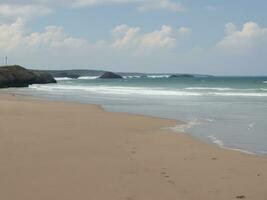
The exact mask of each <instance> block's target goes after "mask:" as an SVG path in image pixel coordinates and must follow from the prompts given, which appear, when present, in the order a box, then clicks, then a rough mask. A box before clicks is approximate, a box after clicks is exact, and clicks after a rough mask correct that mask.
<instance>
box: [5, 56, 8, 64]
mask: <svg viewBox="0 0 267 200" xmlns="http://www.w3.org/2000/svg"><path fill="white" fill-rule="evenodd" d="M5 59H6V65H7V63H8V62H7V61H8V57H7V56H6V57H5Z"/></svg>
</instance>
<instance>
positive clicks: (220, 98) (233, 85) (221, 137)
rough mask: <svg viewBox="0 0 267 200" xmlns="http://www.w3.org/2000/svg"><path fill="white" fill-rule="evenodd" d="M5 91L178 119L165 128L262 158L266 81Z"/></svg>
mask: <svg viewBox="0 0 267 200" xmlns="http://www.w3.org/2000/svg"><path fill="white" fill-rule="evenodd" d="M9 90H12V91H14V92H17V93H29V94H31V95H34V96H38V97H44V98H49V99H54V100H65V101H75V102H81V103H93V104H98V105H101V106H102V107H104V108H105V109H106V110H108V111H119V112H127V113H136V114H144V115H150V116H156V117H161V118H168V119H176V120H177V121H178V120H182V121H184V122H186V124H185V125H183V126H177V127H170V128H171V129H172V130H176V131H179V132H181V131H182V132H184V133H185V134H190V135H191V136H194V137H197V138H199V139H201V140H203V141H204V142H208V143H214V144H216V145H219V146H220V147H223V148H231V149H236V150H240V151H244V152H250V153H256V154H267V77H195V78H169V76H168V75H151V76H148V77H139V76H127V77H125V78H124V79H123V80H118V79H117V80H101V79H98V78H97V77H80V78H79V79H76V80H74V79H69V78H60V79H58V84H48V85H32V86H30V87H29V88H26V89H25V88H24V89H9Z"/></svg>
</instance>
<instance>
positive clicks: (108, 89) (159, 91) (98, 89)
mask: <svg viewBox="0 0 267 200" xmlns="http://www.w3.org/2000/svg"><path fill="white" fill-rule="evenodd" d="M30 88H31V89H35V90H41V91H65V92H75V91H77V92H79V91H83V92H91V93H101V94H115V95H116V94H117V95H157V96H225V97H226V96H236V97H267V93H266V92H203V91H201V92H197V91H188V90H182V89H180V90H179V89H169V90H166V89H165V88H157V87H152V88H151V87H120V86H106V85H99V86H88V85H60V84H52V85H31V86H30Z"/></svg>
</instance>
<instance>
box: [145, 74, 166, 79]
mask: <svg viewBox="0 0 267 200" xmlns="http://www.w3.org/2000/svg"><path fill="white" fill-rule="evenodd" d="M169 77H170V75H165V74H163V75H147V78H169Z"/></svg>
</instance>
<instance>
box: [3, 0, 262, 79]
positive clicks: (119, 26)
mask: <svg viewBox="0 0 267 200" xmlns="http://www.w3.org/2000/svg"><path fill="white" fill-rule="evenodd" d="M266 10H267V1H266V0H253V1H252V0H234V1H233V0H216V1H214V0H201V1H197V0H57V1H55V0H0V64H1V65H2V64H4V61H5V59H4V58H5V56H8V58H9V64H20V65H23V66H25V67H29V68H39V69H72V68H74V69H78V68H83V69H105V70H113V71H131V72H180V73H204V74H218V75H267V12H266Z"/></svg>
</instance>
